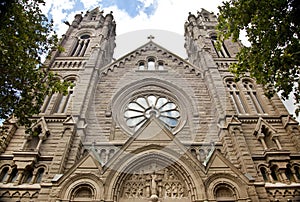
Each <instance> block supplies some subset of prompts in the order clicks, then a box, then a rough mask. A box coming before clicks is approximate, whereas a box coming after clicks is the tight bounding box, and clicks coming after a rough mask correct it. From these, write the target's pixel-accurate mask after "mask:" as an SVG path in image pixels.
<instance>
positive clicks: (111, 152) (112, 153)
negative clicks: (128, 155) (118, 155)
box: [108, 149, 115, 159]
mask: <svg viewBox="0 0 300 202" xmlns="http://www.w3.org/2000/svg"><path fill="white" fill-rule="evenodd" d="M114 154H115V150H114V149H111V150H109V153H108V159H111V157H113V155H114Z"/></svg>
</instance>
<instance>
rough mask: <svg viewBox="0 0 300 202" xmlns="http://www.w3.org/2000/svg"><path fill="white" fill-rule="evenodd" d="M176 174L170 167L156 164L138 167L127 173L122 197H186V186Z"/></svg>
mask: <svg viewBox="0 0 300 202" xmlns="http://www.w3.org/2000/svg"><path fill="white" fill-rule="evenodd" d="M177 175H178V174H177ZM177 175H175V172H174V171H173V170H172V169H170V168H163V167H161V168H159V167H158V166H157V165H154V166H153V165H150V166H147V167H143V168H140V169H139V170H137V171H135V172H133V173H132V174H130V175H128V177H127V179H126V181H125V183H124V185H123V194H122V198H127V199H130V198H150V197H151V198H153V197H158V198H161V199H162V198H170V199H172V198H173V199H181V198H186V197H187V193H186V186H185V185H184V181H183V180H182V179H181V178H180V176H177Z"/></svg>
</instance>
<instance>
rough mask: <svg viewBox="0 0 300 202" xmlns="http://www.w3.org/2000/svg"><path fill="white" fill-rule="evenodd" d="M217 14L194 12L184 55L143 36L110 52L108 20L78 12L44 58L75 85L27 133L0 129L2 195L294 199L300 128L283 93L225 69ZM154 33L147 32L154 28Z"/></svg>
mask: <svg viewBox="0 0 300 202" xmlns="http://www.w3.org/2000/svg"><path fill="white" fill-rule="evenodd" d="M216 23H217V22H216V16H215V15H214V14H212V13H209V12H207V11H206V10H203V9H202V10H201V12H198V13H197V15H193V14H189V16H188V19H187V21H186V23H185V25H184V28H185V48H186V50H187V54H188V59H187V60H186V59H183V58H181V57H179V56H177V55H175V54H173V53H172V52H170V51H168V50H166V49H165V48H164V47H161V46H160V45H158V44H156V43H155V42H154V41H152V39H151V38H150V40H149V42H148V43H146V44H144V45H143V46H141V47H139V48H137V49H136V50H133V51H132V52H130V53H128V54H126V55H125V56H123V57H121V58H119V59H117V60H113V51H114V48H115V27H116V25H115V21H114V19H113V16H112V14H111V13H110V14H106V15H104V13H103V12H100V11H99V9H98V8H96V9H94V10H92V11H90V12H88V13H86V14H85V15H84V16H82V15H81V14H78V15H76V16H75V18H74V21H73V22H72V23H71V25H70V27H69V29H68V31H67V32H66V34H65V35H64V36H63V39H62V41H61V45H62V46H63V47H64V49H65V51H64V52H61V53H59V52H57V51H54V52H53V53H52V58H51V59H50V60H49V61H46V65H48V66H49V67H50V69H51V70H52V71H54V72H55V73H57V74H58V75H59V79H63V80H69V81H72V82H74V83H75V87H74V88H70V89H69V94H68V95H60V94H54V95H51V96H47V97H46V98H45V102H44V105H43V106H42V108H41V113H40V114H38V115H36V116H34V117H32V118H33V119H35V120H36V123H35V124H34V125H33V126H32V130H34V131H36V132H37V133H38V135H37V136H28V135H26V134H25V130H24V128H23V127H21V126H19V125H18V123H17V121H16V120H14V119H13V118H11V119H8V120H6V121H5V123H4V125H3V130H2V131H1V145H0V146H1V148H0V149H1V150H0V151H1V155H0V159H1V161H0V201H39V202H40V201H52V202H58V201H61V202H63V201H99V202H100V201H107V202H108V201H116V202H117V201H118V202H137V201H161V202H168V201H178V202H179V201H182V202H190V201H199V202H200V201H203V202H204V201H244V202H249V201H253V202H256V201H265V202H267V201H300V197H299V196H300V153H299V152H300V139H299V138H300V133H299V126H298V123H297V122H296V121H295V120H294V119H293V118H291V116H290V115H289V113H288V112H287V110H286V109H285V107H284V105H283V103H282V102H281V100H280V99H279V98H278V97H277V96H275V97H273V98H272V99H268V98H267V97H266V96H265V95H264V92H263V88H262V87H261V86H260V85H257V84H256V83H255V81H254V80H253V79H252V78H249V77H245V78H242V79H241V80H240V81H238V82H236V81H235V80H234V78H233V75H231V74H230V73H229V71H228V66H229V65H230V64H231V63H234V62H236V59H235V56H236V53H237V52H238V50H239V47H240V43H239V42H236V43H233V42H231V41H229V40H228V41H225V42H224V44H223V45H222V47H221V49H217V48H216V47H215V40H216V32H215V26H216ZM149 34H151V33H149Z"/></svg>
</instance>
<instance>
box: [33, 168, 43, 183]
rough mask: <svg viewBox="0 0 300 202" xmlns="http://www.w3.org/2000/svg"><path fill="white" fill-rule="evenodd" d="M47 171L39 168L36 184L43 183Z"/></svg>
mask: <svg viewBox="0 0 300 202" xmlns="http://www.w3.org/2000/svg"><path fill="white" fill-rule="evenodd" d="M44 172H45V169H44V168H39V169H38V171H37V173H36V178H35V183H40V182H41V181H42V178H43V175H44Z"/></svg>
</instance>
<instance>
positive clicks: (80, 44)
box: [71, 34, 91, 57]
mask: <svg viewBox="0 0 300 202" xmlns="http://www.w3.org/2000/svg"><path fill="white" fill-rule="evenodd" d="M90 38H91V36H90V35H88V34H84V35H82V36H80V37H79V38H77V39H76V42H75V45H74V48H73V51H72V52H71V56H76V57H83V56H84V54H85V52H86V50H87V47H88V45H89V43H90Z"/></svg>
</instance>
